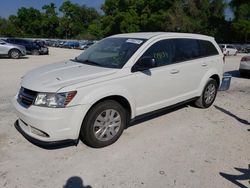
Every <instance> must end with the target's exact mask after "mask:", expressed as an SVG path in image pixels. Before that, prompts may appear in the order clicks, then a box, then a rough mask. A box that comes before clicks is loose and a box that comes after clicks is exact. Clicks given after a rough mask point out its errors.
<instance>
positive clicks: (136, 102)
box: [13, 33, 223, 147]
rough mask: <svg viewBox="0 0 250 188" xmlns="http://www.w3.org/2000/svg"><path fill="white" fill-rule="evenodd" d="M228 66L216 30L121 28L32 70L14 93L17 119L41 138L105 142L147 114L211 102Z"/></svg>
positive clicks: (22, 128) (37, 139) (24, 131)
mask: <svg viewBox="0 0 250 188" xmlns="http://www.w3.org/2000/svg"><path fill="white" fill-rule="evenodd" d="M222 73H223V54H222V53H221V51H220V48H219V46H218V45H217V43H216V42H215V40H214V39H213V38H212V37H208V36H204V35H196V34H181V33H130V34H119V35H114V36H111V37H108V38H105V39H103V40H101V41H100V42H98V43H96V44H94V45H93V46H91V47H90V48H89V49H87V50H86V51H84V52H83V53H82V54H81V55H79V56H78V57H76V58H75V59H72V60H69V61H67V62H64V63H57V64H51V65H47V66H44V67H41V68H38V69H36V70H33V71H31V72H29V73H28V74H27V75H25V76H24V77H23V78H22V81H21V89H20V91H19V93H18V94H17V95H16V96H15V98H14V99H13V104H14V106H15V109H16V111H17V114H18V117H19V119H18V121H17V123H16V124H15V125H16V128H17V129H18V130H19V131H20V132H21V133H22V134H23V135H24V136H25V137H26V138H28V139H29V140H30V141H32V142H33V143H38V144H51V143H52V144H54V143H60V142H67V141H70V142H71V141H74V142H75V143H77V141H78V140H79V138H81V140H82V141H83V142H84V143H86V144H87V145H89V146H91V147H104V146H107V145H110V144H112V143H114V142H115V141H116V140H117V139H118V138H119V137H120V135H121V134H122V132H123V130H124V128H125V127H126V126H127V125H128V124H129V122H130V121H131V120H133V119H134V118H135V117H137V116H139V115H142V114H146V113H149V112H153V111H156V110H158V109H162V108H165V107H170V106H173V105H176V104H179V103H182V102H184V101H190V100H194V101H195V104H196V105H197V106H199V107H201V108H208V107H209V106H211V105H212V103H213V102H214V100H215V97H216V93H217V89H218V87H219V85H220V83H221V79H222Z"/></svg>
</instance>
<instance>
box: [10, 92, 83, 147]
mask: <svg viewBox="0 0 250 188" xmlns="http://www.w3.org/2000/svg"><path fill="white" fill-rule="evenodd" d="M12 103H13V105H14V107H15V110H16V113H17V116H18V118H19V119H18V122H17V123H18V126H17V127H18V128H20V129H21V132H22V133H24V134H25V135H27V136H28V137H31V138H33V139H35V140H37V141H41V142H56V141H61V140H78V138H79V133H80V129H81V124H82V121H83V118H84V116H85V114H86V111H87V106H86V105H78V106H73V107H67V108H46V107H38V106H33V105H31V106H30V107H29V108H25V107H23V106H21V105H20V104H19V103H18V102H17V97H14V98H13V100H12ZM39 132H40V133H44V134H38V133H39Z"/></svg>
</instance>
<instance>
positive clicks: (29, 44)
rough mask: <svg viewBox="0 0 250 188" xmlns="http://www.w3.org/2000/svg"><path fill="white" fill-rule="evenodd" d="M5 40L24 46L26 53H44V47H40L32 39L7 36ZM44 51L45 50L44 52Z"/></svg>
mask: <svg viewBox="0 0 250 188" xmlns="http://www.w3.org/2000/svg"><path fill="white" fill-rule="evenodd" d="M5 41H6V42H8V43H11V44H17V45H22V46H24V47H25V48H26V51H27V54H32V55H40V54H44V48H45V47H41V46H40V45H39V44H37V43H36V42H34V41H31V40H26V39H18V38H7V39H6V40H5ZM46 48H47V47H46ZM47 50H48V48H47ZM46 53H47V52H45V54H46Z"/></svg>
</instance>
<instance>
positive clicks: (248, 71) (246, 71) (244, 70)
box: [240, 69, 250, 74]
mask: <svg viewBox="0 0 250 188" xmlns="http://www.w3.org/2000/svg"><path fill="white" fill-rule="evenodd" d="M240 72H242V73H247V74H250V70H248V69H240Z"/></svg>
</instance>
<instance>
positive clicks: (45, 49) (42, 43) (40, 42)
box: [34, 40, 49, 55]
mask: <svg viewBox="0 0 250 188" xmlns="http://www.w3.org/2000/svg"><path fill="white" fill-rule="evenodd" d="M34 42H35V43H36V44H37V45H39V46H40V47H41V49H40V51H41V54H44V55H48V54H49V49H48V47H47V46H46V43H45V41H43V40H34Z"/></svg>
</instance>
